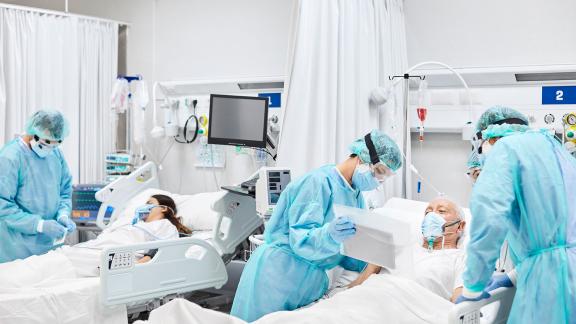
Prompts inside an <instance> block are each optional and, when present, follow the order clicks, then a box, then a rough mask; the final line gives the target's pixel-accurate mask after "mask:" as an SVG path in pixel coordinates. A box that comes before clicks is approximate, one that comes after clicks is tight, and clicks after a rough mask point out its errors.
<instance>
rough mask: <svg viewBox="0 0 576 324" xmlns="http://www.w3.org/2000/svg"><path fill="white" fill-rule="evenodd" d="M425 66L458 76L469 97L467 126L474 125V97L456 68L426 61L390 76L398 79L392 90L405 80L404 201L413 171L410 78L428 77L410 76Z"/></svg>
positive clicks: (422, 78) (391, 79)
mask: <svg viewBox="0 0 576 324" xmlns="http://www.w3.org/2000/svg"><path fill="white" fill-rule="evenodd" d="M425 65H439V66H441V67H443V68H445V69H448V70H450V71H451V72H452V73H454V74H455V75H456V77H458V79H459V80H460V82H461V83H462V85H463V86H464V88H465V89H466V93H467V95H468V112H469V117H470V120H469V121H468V123H466V125H471V123H472V119H473V118H472V95H471V93H470V88H469V87H468V83H466V81H465V80H464V78H463V77H462V75H461V74H460V73H458V71H456V70H455V69H454V68H452V67H451V66H449V65H447V64H444V63H442V62H436V61H426V62H421V63H418V64H416V65H414V66H412V67H411V68H409V69H408V70H406V72H405V73H404V74H403V75H394V76H389V77H388V79H389V80H390V81H393V80H394V79H397V80H396V81H394V82H393V83H392V85H391V86H390V88H394V87H395V86H396V85H398V84H399V82H400V78H402V79H403V80H404V105H403V106H404V107H403V109H404V129H405V132H404V136H403V140H404V145H403V148H402V149H403V152H404V158H405V159H406V165H405V166H404V169H403V172H402V198H404V199H408V198H409V197H408V185H407V183H408V182H407V180H408V172H409V170H411V169H412V161H411V160H412V158H411V157H410V159H408V141H409V140H410V124H409V121H408V116H409V114H408V108H409V103H408V100H409V95H410V78H419V79H420V80H424V79H425V78H426V76H423V75H410V72H412V71H414V70H416V69H417V68H419V67H422V66H425Z"/></svg>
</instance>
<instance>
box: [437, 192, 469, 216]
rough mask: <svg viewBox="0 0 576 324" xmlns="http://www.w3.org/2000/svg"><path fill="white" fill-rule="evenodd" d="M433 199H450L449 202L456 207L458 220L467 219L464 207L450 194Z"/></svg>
mask: <svg viewBox="0 0 576 324" xmlns="http://www.w3.org/2000/svg"><path fill="white" fill-rule="evenodd" d="M433 200H446V201H448V202H449V203H451V204H452V205H454V208H455V209H456V214H457V215H458V220H460V221H464V220H466V214H465V213H464V209H462V207H460V205H458V204H457V203H456V202H455V201H454V200H452V199H451V198H449V197H448V196H438V197H436V198H434V199H433Z"/></svg>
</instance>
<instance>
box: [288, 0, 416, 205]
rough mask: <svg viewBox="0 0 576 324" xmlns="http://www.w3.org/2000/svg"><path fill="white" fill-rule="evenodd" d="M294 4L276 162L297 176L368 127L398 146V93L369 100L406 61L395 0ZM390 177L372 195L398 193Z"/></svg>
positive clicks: (343, 153)
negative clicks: (379, 101)
mask: <svg viewBox="0 0 576 324" xmlns="http://www.w3.org/2000/svg"><path fill="white" fill-rule="evenodd" d="M297 6H298V7H297V13H296V22H295V25H294V28H293V29H294V30H293V36H292V45H291V53H290V62H289V72H288V89H287V91H286V92H285V102H286V106H285V107H286V108H285V110H284V112H283V122H282V131H281V134H280V141H279V151H278V163H277V164H278V165H282V166H289V167H290V168H292V170H293V174H294V175H295V176H300V175H302V174H304V173H305V172H307V171H310V170H312V169H314V168H317V167H319V166H321V165H324V164H327V163H338V162H340V161H342V160H344V159H346V158H347V157H348V155H349V151H348V145H349V144H350V143H351V142H352V141H353V140H355V139H357V138H360V137H362V136H364V135H365V134H366V133H368V132H369V131H370V130H372V129H374V128H379V129H381V130H383V131H385V132H386V133H387V134H388V135H390V136H391V137H392V138H394V139H395V140H396V141H397V143H398V146H399V147H402V142H401V141H402V138H403V134H404V131H405V129H404V127H403V121H402V118H403V117H402V116H403V114H402V113H401V109H402V101H401V99H402V98H401V97H398V98H395V99H400V100H398V101H396V100H391V102H389V103H388V104H386V105H385V106H383V107H378V106H375V105H372V104H371V103H370V100H369V97H370V93H371V91H372V90H373V89H374V88H376V87H378V86H386V85H387V83H388V82H389V81H388V76H389V75H393V74H399V73H402V72H403V70H404V69H405V68H406V66H407V56H406V41H405V29H404V18H403V17H404V12H403V4H402V0H300V1H299V3H298V5H297ZM400 172H401V171H398V173H399V174H400ZM395 178H400V180H398V179H394V180H393V181H392V182H389V183H388V184H387V185H386V194H385V195H384V194H383V193H379V194H377V195H379V196H381V197H380V198H379V199H380V200H384V199H386V197H385V196H387V197H389V196H398V195H400V191H401V184H402V182H401V177H395Z"/></svg>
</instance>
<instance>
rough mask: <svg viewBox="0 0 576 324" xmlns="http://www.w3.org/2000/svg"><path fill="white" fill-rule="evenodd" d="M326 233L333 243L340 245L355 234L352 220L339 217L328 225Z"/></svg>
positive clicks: (346, 217)
mask: <svg viewBox="0 0 576 324" xmlns="http://www.w3.org/2000/svg"><path fill="white" fill-rule="evenodd" d="M328 233H329V234H330V237H332V239H333V240H334V241H336V242H338V243H342V242H343V241H345V240H347V239H349V238H350V237H352V236H354V234H356V226H355V225H354V221H353V220H352V218H350V217H348V216H341V217H338V218H337V219H335V220H333V221H332V222H331V223H330V224H329V225H328Z"/></svg>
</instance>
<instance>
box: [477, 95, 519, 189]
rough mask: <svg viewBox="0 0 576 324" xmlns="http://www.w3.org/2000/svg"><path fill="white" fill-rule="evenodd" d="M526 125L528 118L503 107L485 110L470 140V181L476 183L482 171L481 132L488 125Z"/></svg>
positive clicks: (483, 156) (483, 155) (483, 157)
mask: <svg viewBox="0 0 576 324" xmlns="http://www.w3.org/2000/svg"><path fill="white" fill-rule="evenodd" d="M504 123H506V124H509V125H525V126H527V125H528V118H526V116H524V114H522V113H520V112H519V111H516V110H514V109H512V108H508V107H503V106H494V107H492V108H490V109H488V110H486V111H485V112H484V113H483V114H482V116H480V119H479V120H478V123H477V124H476V133H475V136H474V139H473V140H472V152H470V155H469V156H468V163H467V165H468V175H469V176H470V178H472V181H476V179H478V176H479V175H480V171H481V170H482V165H483V164H484V159H485V157H486V154H482V153H483V152H482V149H483V148H482V144H483V143H484V142H485V141H483V139H482V131H484V130H486V128H488V126H490V125H501V124H504Z"/></svg>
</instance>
